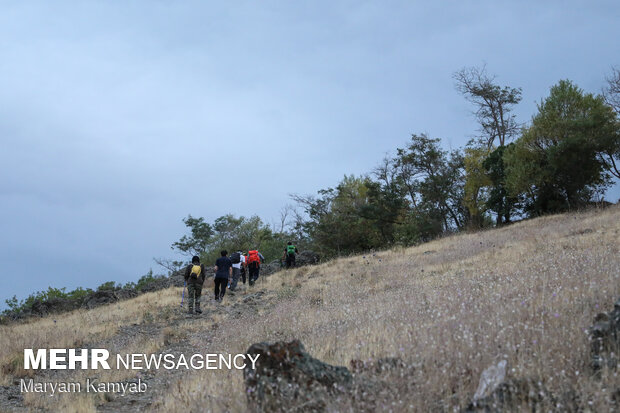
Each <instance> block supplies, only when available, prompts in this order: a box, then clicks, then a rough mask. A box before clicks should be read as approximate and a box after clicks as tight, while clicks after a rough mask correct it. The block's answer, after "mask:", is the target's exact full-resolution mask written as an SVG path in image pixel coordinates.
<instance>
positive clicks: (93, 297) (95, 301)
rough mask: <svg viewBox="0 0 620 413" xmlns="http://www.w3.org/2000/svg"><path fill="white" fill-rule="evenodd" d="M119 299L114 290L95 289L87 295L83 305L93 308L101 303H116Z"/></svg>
mask: <svg viewBox="0 0 620 413" xmlns="http://www.w3.org/2000/svg"><path fill="white" fill-rule="evenodd" d="M118 300H119V298H118V296H117V295H116V292H115V291H113V290H102V291H95V292H94V293H92V294H90V295H89V296H88V297H86V299H85V300H84V304H83V306H84V307H86V308H88V309H91V308H95V307H99V306H101V305H105V304H111V303H115V302H117V301H118Z"/></svg>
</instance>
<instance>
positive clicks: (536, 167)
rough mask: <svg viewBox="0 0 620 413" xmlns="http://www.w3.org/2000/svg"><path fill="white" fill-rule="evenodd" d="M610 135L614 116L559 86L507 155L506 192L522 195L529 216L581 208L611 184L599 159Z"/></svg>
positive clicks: (598, 101) (565, 84)
mask: <svg viewBox="0 0 620 413" xmlns="http://www.w3.org/2000/svg"><path fill="white" fill-rule="evenodd" d="M614 133H616V135H615V136H617V124H616V120H615V117H614V116H613V112H612V111H611V109H610V108H609V106H607V105H605V103H604V102H603V99H602V98H601V97H600V96H596V97H595V96H593V95H592V94H586V93H584V92H583V91H582V90H581V89H579V88H578V87H577V86H576V85H574V84H573V83H572V82H570V81H568V80H562V81H560V82H559V83H558V84H557V85H555V86H553V87H552V88H551V92H550V95H549V97H547V98H546V99H545V100H543V101H542V102H541V104H539V105H538V113H537V114H536V115H535V116H534V118H533V119H532V125H531V126H530V127H529V128H527V129H526V130H525V131H524V133H523V136H522V137H521V138H520V139H519V140H518V141H517V142H516V143H515V146H514V147H513V148H509V149H508V150H507V151H506V154H505V157H504V158H505V159H504V160H505V162H506V168H507V185H508V187H509V190H510V191H511V193H512V194H520V193H523V194H525V195H526V197H527V210H528V211H529V212H530V213H531V214H540V213H544V212H557V211H563V210H567V209H572V208H578V207H580V206H582V205H584V204H585V203H586V202H587V201H588V200H589V199H591V197H592V194H593V193H595V192H597V191H602V190H603V189H604V188H605V187H606V186H607V185H609V183H610V181H609V176H608V174H607V173H606V172H605V169H604V168H605V165H604V163H603V162H602V161H601V157H600V154H601V151H602V150H603V149H604V147H605V146H606V145H609V141H610V139H609V136H610V134H614ZM611 141H613V139H611Z"/></svg>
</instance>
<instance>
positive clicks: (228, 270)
mask: <svg viewBox="0 0 620 413" xmlns="http://www.w3.org/2000/svg"><path fill="white" fill-rule="evenodd" d="M220 255H221V257H220V258H218V259H217V260H216V261H215V300H216V301H222V299H223V298H224V294H226V285H227V284H228V283H229V282H230V280H231V279H232V261H230V258H228V257H227V255H228V251H226V250H223V251H222V252H221V253H220Z"/></svg>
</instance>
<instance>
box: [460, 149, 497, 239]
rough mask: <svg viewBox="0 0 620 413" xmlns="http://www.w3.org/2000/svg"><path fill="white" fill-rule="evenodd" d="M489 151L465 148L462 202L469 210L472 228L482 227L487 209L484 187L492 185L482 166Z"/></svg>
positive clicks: (487, 196)
mask: <svg viewBox="0 0 620 413" xmlns="http://www.w3.org/2000/svg"><path fill="white" fill-rule="evenodd" d="M488 153H489V151H488V150H487V149H486V148H475V147H469V148H466V149H465V157H464V158H463V165H464V167H465V186H464V197H463V203H464V204H465V206H466V207H467V210H468V211H469V222H470V225H471V226H472V227H474V228H482V226H483V224H484V217H485V213H486V211H487V209H488V198H489V195H488V193H487V190H486V188H487V187H490V186H491V185H492V183H493V182H492V181H491V179H490V178H489V176H488V174H487V171H486V170H485V168H484V166H483V162H484V161H485V159H486V157H487V155H488Z"/></svg>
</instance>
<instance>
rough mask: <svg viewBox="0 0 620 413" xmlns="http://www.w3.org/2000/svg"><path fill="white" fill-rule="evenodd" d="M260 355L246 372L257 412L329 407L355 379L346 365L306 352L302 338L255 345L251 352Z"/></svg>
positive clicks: (251, 402) (320, 409) (251, 408)
mask: <svg viewBox="0 0 620 413" xmlns="http://www.w3.org/2000/svg"><path fill="white" fill-rule="evenodd" d="M247 353H248V354H250V355H260V356H259V358H258V360H257V362H256V370H252V368H251V364H248V366H247V367H246V368H245V370H244V372H243V375H244V378H245V386H246V392H247V397H248V405H249V407H250V410H252V411H255V412H273V411H276V412H281V411H287V412H288V411H313V412H322V411H325V410H327V407H328V404H329V403H330V401H334V400H335V399H336V398H337V397H338V396H340V395H342V394H343V393H344V392H345V391H346V389H347V388H348V387H349V386H350V384H351V382H352V375H351V373H350V372H349V370H348V369H347V368H346V367H337V366H331V365H329V364H326V363H324V362H322V361H320V360H317V359H315V358H313V357H311V356H310V355H309V354H308V353H306V351H305V349H304V347H303V345H302V344H301V342H299V341H298V340H293V341H291V342H290V343H285V342H277V343H274V344H268V343H258V344H253V345H252V346H250V348H249V349H248V351H247Z"/></svg>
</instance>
